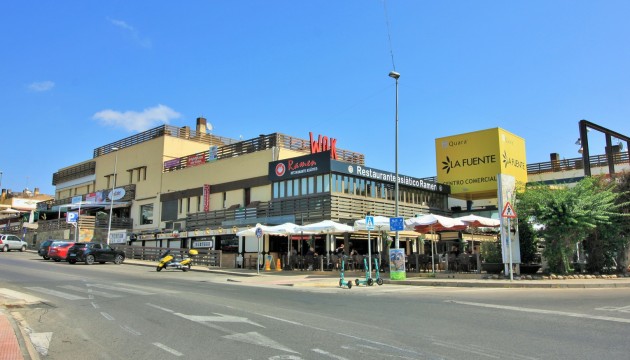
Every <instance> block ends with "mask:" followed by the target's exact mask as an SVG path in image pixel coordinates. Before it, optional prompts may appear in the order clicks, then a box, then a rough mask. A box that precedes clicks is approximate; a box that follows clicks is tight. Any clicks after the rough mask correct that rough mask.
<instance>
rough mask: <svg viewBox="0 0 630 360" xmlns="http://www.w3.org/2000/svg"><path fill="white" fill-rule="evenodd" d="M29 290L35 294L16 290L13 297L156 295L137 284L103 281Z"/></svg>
mask: <svg viewBox="0 0 630 360" xmlns="http://www.w3.org/2000/svg"><path fill="white" fill-rule="evenodd" d="M24 289H25V290H28V291H29V292H33V293H35V294H27V293H20V292H14V294H13V297H15V298H24V299H26V298H29V297H32V295H37V296H40V297H42V296H43V295H48V296H51V297H54V298H60V299H63V300H68V301H77V300H91V299H94V298H98V297H102V298H107V299H115V298H121V297H124V296H129V295H140V296H147V295H155V294H156V292H154V291H151V290H150V289H147V288H146V287H143V286H137V285H132V284H125V283H116V284H102V283H84V284H80V285H71V284H64V285H56V286H50V287H44V286H28V287H25V288H24ZM16 294H17V295H16Z"/></svg>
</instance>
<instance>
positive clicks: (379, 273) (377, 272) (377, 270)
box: [374, 258, 383, 286]
mask: <svg viewBox="0 0 630 360" xmlns="http://www.w3.org/2000/svg"><path fill="white" fill-rule="evenodd" d="M374 268H375V269H376V279H375V280H376V283H377V284H378V285H379V286H380V285H383V278H381V272H380V271H379V268H378V259H377V258H374Z"/></svg>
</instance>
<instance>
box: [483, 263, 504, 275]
mask: <svg viewBox="0 0 630 360" xmlns="http://www.w3.org/2000/svg"><path fill="white" fill-rule="evenodd" d="M504 268H505V266H504V264H503V263H482V264H481V271H485V272H486V273H488V274H500V273H501V271H503V270H504Z"/></svg>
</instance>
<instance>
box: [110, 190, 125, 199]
mask: <svg viewBox="0 0 630 360" xmlns="http://www.w3.org/2000/svg"><path fill="white" fill-rule="evenodd" d="M112 197H113V200H114V201H115V200H120V199H122V198H124V197H125V189H124V188H115V189H114V191H113V195H112V192H111V191H110V192H109V194H108V195H107V200H112Z"/></svg>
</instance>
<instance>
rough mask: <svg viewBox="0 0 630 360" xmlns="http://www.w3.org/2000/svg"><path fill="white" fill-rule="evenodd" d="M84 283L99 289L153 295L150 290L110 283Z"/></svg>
mask: <svg viewBox="0 0 630 360" xmlns="http://www.w3.org/2000/svg"><path fill="white" fill-rule="evenodd" d="M86 285H87V286H90V287H95V288H99V289H106V290H113V291H120V292H125V293H130V294H135V295H155V293H152V292H148V291H142V290H135V289H129V288H123V287H120V286H111V285H104V284H86Z"/></svg>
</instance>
